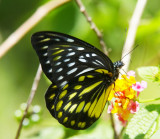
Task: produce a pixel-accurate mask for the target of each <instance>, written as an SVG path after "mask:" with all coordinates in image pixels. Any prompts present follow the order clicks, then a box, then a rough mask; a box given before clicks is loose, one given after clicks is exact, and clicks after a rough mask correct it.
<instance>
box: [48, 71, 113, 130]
mask: <svg viewBox="0 0 160 139" xmlns="http://www.w3.org/2000/svg"><path fill="white" fill-rule="evenodd" d="M104 77H105V76H104V75H103V74H102V73H99V72H97V71H92V72H87V73H84V74H82V75H79V76H77V77H75V78H73V79H71V80H70V81H69V83H68V84H66V85H65V86H64V87H63V88H62V89H59V91H58V96H57V97H56V96H55V94H56V90H53V91H50V89H49V90H48V91H47V93H46V97H45V99H46V104H47V108H48V109H49V111H50V113H51V114H52V115H53V116H54V117H55V118H56V119H57V120H58V121H59V122H60V123H61V124H63V125H64V126H66V127H69V128H72V129H86V128H88V127H90V126H91V125H92V124H93V123H94V122H95V121H96V120H97V119H98V118H99V117H100V115H101V114H102V112H103V109H104V107H105V104H106V102H107V99H108V95H109V92H110V90H111V86H110V84H111V83H110V82H108V81H109V76H107V77H105V78H104ZM106 78H108V80H106ZM52 96H55V97H56V99H55V98H53V100H51V99H50V98H52ZM53 108H54V109H53Z"/></svg>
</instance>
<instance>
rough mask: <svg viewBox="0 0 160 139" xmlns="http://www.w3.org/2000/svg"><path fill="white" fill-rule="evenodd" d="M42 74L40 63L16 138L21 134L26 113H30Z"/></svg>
mask: <svg viewBox="0 0 160 139" xmlns="http://www.w3.org/2000/svg"><path fill="white" fill-rule="evenodd" d="M41 74H42V69H41V66H40V65H39V67H38V70H37V73H36V76H35V79H34V81H33V84H32V88H31V92H30V95H29V98H28V101H27V107H26V109H25V111H24V114H23V117H22V119H21V122H20V124H19V127H18V130H17V133H16V137H15V139H18V138H19V136H20V133H21V129H22V126H23V120H24V119H25V117H26V114H27V113H28V109H29V106H30V105H31V103H32V100H33V98H34V96H35V93H36V90H37V87H38V83H39V80H40V78H41Z"/></svg>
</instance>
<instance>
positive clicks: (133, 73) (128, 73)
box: [127, 70, 135, 77]
mask: <svg viewBox="0 0 160 139" xmlns="http://www.w3.org/2000/svg"><path fill="white" fill-rule="evenodd" d="M127 75H128V76H134V77H135V72H134V71H133V70H130V71H129V72H127Z"/></svg>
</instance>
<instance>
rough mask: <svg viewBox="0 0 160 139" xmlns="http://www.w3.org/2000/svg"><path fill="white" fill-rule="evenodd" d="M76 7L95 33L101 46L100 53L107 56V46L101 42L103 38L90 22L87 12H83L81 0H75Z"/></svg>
mask: <svg viewBox="0 0 160 139" xmlns="http://www.w3.org/2000/svg"><path fill="white" fill-rule="evenodd" d="M76 3H77V5H78V6H79V8H80V11H81V12H82V13H83V15H84V16H85V18H86V20H87V21H88V23H89V24H90V26H91V29H93V31H94V32H95V33H96V35H97V37H98V39H99V42H100V45H101V46H102V51H103V52H104V53H105V54H106V55H108V51H107V46H106V45H105V42H104V40H103V36H102V33H101V32H100V31H99V29H98V28H97V26H96V25H95V23H94V22H93V21H92V18H91V17H90V16H89V15H88V13H87V11H86V10H85V7H84V5H83V3H82V2H81V0H76Z"/></svg>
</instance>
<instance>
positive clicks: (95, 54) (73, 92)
mask: <svg viewBox="0 0 160 139" xmlns="http://www.w3.org/2000/svg"><path fill="white" fill-rule="evenodd" d="M31 42H32V45H33V48H34V49H35V51H36V53H37V55H38V57H39V61H40V63H41V65H42V69H43V71H44V73H45V74H46V76H47V77H48V79H49V80H50V81H51V82H52V84H51V85H50V87H49V88H48V90H47V92H46V95H45V100H46V106H47V108H48V110H49V112H50V113H51V115H52V116H53V117H54V118H56V119H57V120H58V121H59V123H61V124H63V125H64V126H66V127H68V128H72V129H86V128H88V127H90V126H91V125H92V124H93V123H94V122H95V121H96V120H97V119H98V118H99V117H100V116H101V114H102V112H103V109H104V107H105V104H106V102H107V99H108V96H109V93H110V91H111V89H112V85H111V84H112V83H114V80H115V79H116V78H117V77H118V76H117V75H118V74H119V73H118V72H117V69H118V68H121V67H122V66H123V64H122V62H115V63H114V64H113V63H112V61H111V60H110V59H109V58H108V57H107V56H106V55H105V54H103V53H102V52H101V51H99V50H98V49H97V48H95V47H94V46H92V45H90V44H88V43H86V42H84V41H82V40H79V39H77V38H75V37H72V36H69V35H66V34H62V33H57V32H49V31H44V32H38V33H35V34H33V35H32V38H31Z"/></svg>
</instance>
